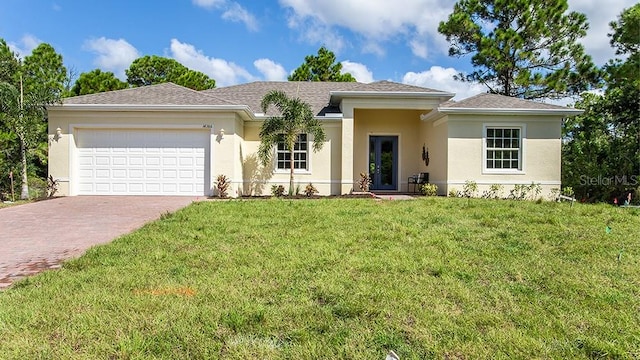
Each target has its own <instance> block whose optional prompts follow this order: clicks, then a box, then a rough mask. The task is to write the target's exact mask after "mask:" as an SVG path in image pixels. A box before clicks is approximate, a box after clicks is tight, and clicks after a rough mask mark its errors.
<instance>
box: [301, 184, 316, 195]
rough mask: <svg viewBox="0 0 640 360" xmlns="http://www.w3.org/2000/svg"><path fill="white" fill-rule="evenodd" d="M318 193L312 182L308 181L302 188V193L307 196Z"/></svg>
mask: <svg viewBox="0 0 640 360" xmlns="http://www.w3.org/2000/svg"><path fill="white" fill-rule="evenodd" d="M317 193H318V189H316V187H315V186H313V184H312V183H309V184H308V185H307V186H306V187H305V188H304V194H305V195H306V196H307V197H312V196H313V195H315V194H317Z"/></svg>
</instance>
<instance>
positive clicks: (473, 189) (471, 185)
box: [462, 180, 478, 198]
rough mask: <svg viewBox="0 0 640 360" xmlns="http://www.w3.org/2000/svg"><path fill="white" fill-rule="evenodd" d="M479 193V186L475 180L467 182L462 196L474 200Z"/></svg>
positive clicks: (463, 187)
mask: <svg viewBox="0 0 640 360" xmlns="http://www.w3.org/2000/svg"><path fill="white" fill-rule="evenodd" d="M477 192H478V184H477V183H476V182H475V181H473V180H467V181H465V182H464V185H463V186H462V195H463V196H464V197H466V198H472V197H475V196H476V193H477Z"/></svg>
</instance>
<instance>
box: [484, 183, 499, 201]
mask: <svg viewBox="0 0 640 360" xmlns="http://www.w3.org/2000/svg"><path fill="white" fill-rule="evenodd" d="M502 189H503V186H502V185H500V184H492V185H491V186H490V187H489V190H485V191H484V192H483V193H482V197H483V198H484V199H499V198H500V197H501V196H502Z"/></svg>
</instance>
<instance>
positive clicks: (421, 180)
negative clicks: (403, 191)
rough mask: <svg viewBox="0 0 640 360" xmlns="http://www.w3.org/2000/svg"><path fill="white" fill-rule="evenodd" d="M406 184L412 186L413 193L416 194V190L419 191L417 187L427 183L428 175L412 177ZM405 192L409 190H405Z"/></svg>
mask: <svg viewBox="0 0 640 360" xmlns="http://www.w3.org/2000/svg"><path fill="white" fill-rule="evenodd" d="M407 183H408V185H413V192H416V188H417V189H418V191H419V190H420V187H419V186H418V185H420V186H422V185H424V184H428V183H429V173H428V172H423V173H420V174H418V175H413V176H411V177H409V179H407ZM407 190H409V189H408V188H407Z"/></svg>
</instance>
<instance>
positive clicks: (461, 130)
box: [440, 115, 562, 196]
mask: <svg viewBox="0 0 640 360" xmlns="http://www.w3.org/2000/svg"><path fill="white" fill-rule="evenodd" d="M561 120H562V119H561V118H560V117H559V116H523V115H519V116H478V115H474V116H472V115H450V116H449V117H448V119H447V121H446V125H447V131H448V159H447V164H448V166H447V167H448V174H447V185H448V188H449V189H451V188H456V189H457V190H462V186H463V185H464V182H465V181H466V180H473V181H475V182H476V183H477V184H478V188H479V193H482V191H484V190H486V189H488V188H489V186H491V185H492V184H501V185H503V187H504V195H505V196H506V195H508V194H509V190H511V189H513V186H514V185H515V184H531V183H532V182H534V183H538V184H540V185H541V186H542V189H543V192H542V194H541V195H542V196H545V195H546V194H548V193H549V192H550V191H551V189H552V188H558V187H560V179H561V176H560V162H561V139H560V137H561ZM443 125H444V124H443ZM443 125H440V126H443ZM484 125H498V126H502V125H504V126H505V127H508V126H523V129H524V131H523V140H522V146H523V150H522V151H523V159H522V160H523V163H522V171H521V172H519V173H517V174H515V173H500V174H498V173H489V172H487V171H483V159H484V158H483V155H484V150H483V129H484Z"/></svg>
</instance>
